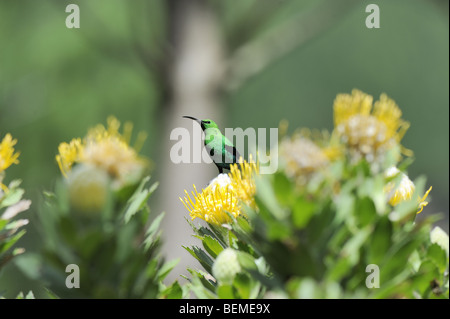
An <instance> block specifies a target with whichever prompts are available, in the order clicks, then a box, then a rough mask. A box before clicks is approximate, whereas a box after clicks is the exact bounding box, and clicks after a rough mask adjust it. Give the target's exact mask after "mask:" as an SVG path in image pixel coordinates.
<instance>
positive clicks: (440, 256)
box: [427, 244, 448, 273]
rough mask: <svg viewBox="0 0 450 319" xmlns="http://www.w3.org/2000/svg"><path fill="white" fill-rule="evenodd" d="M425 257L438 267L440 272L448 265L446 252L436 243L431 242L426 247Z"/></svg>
mask: <svg viewBox="0 0 450 319" xmlns="http://www.w3.org/2000/svg"><path fill="white" fill-rule="evenodd" d="M427 257H428V258H430V260H431V261H432V262H433V263H434V264H435V265H436V267H438V269H439V272H440V273H444V271H445V270H446V269H447V267H448V259H447V253H446V252H445V250H443V249H442V247H441V246H439V245H438V244H432V245H430V247H428V251H427Z"/></svg>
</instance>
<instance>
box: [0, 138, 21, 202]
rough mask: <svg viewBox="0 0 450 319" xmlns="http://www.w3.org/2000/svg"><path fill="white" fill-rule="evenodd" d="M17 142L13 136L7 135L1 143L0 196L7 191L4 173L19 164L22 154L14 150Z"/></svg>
mask: <svg viewBox="0 0 450 319" xmlns="http://www.w3.org/2000/svg"><path fill="white" fill-rule="evenodd" d="M16 143H17V140H16V139H13V138H12V136H11V134H9V133H8V134H6V135H5V137H4V138H3V140H2V141H1V142H0V195H1V192H2V190H3V191H5V192H6V191H7V190H8V187H6V186H5V185H4V184H3V183H2V181H3V177H4V171H5V170H6V169H7V168H8V167H10V166H11V165H12V164H17V163H19V159H18V158H19V155H20V153H18V152H17V153H16V152H15V150H14V145H16Z"/></svg>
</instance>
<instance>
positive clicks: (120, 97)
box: [0, 0, 449, 296]
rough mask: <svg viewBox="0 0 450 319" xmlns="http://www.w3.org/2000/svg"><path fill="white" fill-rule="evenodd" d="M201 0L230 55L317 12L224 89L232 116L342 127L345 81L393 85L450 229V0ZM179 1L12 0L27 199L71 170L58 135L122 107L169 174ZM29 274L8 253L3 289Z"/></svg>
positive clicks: (4, 10) (9, 65)
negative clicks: (375, 18)
mask: <svg viewBox="0 0 450 319" xmlns="http://www.w3.org/2000/svg"><path fill="white" fill-rule="evenodd" d="M190 1H191V0H190ZM192 1H195V0H192ZM192 1H191V2H192ZM178 2H180V1H178ZM197 2H199V3H201V4H202V5H206V6H208V8H209V9H210V10H211V11H212V12H213V14H214V16H215V17H216V19H217V23H218V25H219V30H220V34H221V35H222V37H223V40H222V42H223V43H224V47H225V53H226V54H231V53H232V52H233V50H235V49H236V48H238V47H239V46H242V45H245V43H246V42H249V43H250V42H251V41H253V40H254V39H259V38H261V39H264V36H265V35H266V34H267V33H269V32H271V30H273V29H276V28H277V27H278V26H279V25H283V23H285V22H287V23H286V24H287V25H288V26H289V23H290V21H294V22H296V21H300V22H301V21H302V19H304V21H306V22H305V24H306V25H304V24H303V25H302V24H296V23H292V26H293V27H296V26H298V27H299V29H298V30H295V29H292V28H291V29H290V31H289V35H294V36H295V35H296V33H297V31H298V35H299V37H303V38H302V39H300V40H299V43H298V44H295V45H292V48H291V49H289V50H286V52H283V54H282V55H280V56H279V57H278V58H276V59H274V60H273V61H271V62H270V63H268V64H267V66H265V67H264V68H263V69H261V70H260V71H259V72H257V73H255V74H252V75H251V76H249V77H247V78H245V81H244V82H242V83H241V84H240V85H239V86H238V87H237V88H233V89H230V90H225V91H224V92H220V95H219V96H220V99H221V105H222V107H223V114H226V118H224V119H219V121H218V122H219V123H222V126H223V124H224V123H226V125H227V126H228V127H243V128H246V127H267V128H268V127H277V126H278V124H279V121H280V120H281V119H288V120H289V128H290V131H292V130H293V129H294V128H296V127H308V128H325V129H328V130H331V129H332V127H333V113H332V104H333V100H334V98H335V96H336V95H337V94H338V93H342V92H350V91H351V90H352V89H353V88H359V89H361V90H362V91H364V92H366V93H369V94H371V95H373V96H374V97H375V98H378V96H379V94H380V93H382V92H385V93H387V94H388V95H389V96H390V97H391V98H393V99H394V100H395V101H396V102H397V103H398V105H399V106H400V108H401V109H402V111H403V118H404V119H405V120H407V121H409V122H410V123H411V127H410V129H409V130H408V132H407V133H406V135H405V137H404V139H403V145H404V146H406V147H407V148H409V149H412V150H413V151H414V153H415V161H414V163H413V164H412V165H411V166H410V168H409V175H410V177H411V179H413V180H414V179H415V178H417V177H418V176H420V175H426V176H427V178H428V184H429V185H432V186H433V191H432V192H431V195H430V197H431V199H432V201H431V203H430V205H429V206H428V207H427V208H426V209H425V213H427V212H428V213H430V212H432V213H437V212H441V213H443V214H444V215H445V216H446V218H445V220H444V221H443V223H442V225H443V227H444V229H446V230H447V231H448V211H449V200H448V193H449V107H448V106H449V89H448V87H449V20H448V19H449V14H448V13H449V11H448V10H449V9H448V1H445V0H441V1H438V0H435V1H431V0H403V1H401V0H397V1H347V0H339V1H336V0H329V1H311V0H310V1H300V0H291V1H289V0H284V1H276V0H265V1H255V0H244V1H218V0H216V1H214V0H210V1H206V0H204V1H201V0H197ZM340 2H341V3H342V8H341V9H340V10H339V12H335V8H336V3H340ZM70 3H77V4H79V6H80V10H81V28H80V29H68V28H66V26H65V19H66V17H67V15H68V13H66V12H65V8H66V6H67V5H68V4H70ZM369 3H377V4H378V5H379V7H380V18H381V19H380V25H381V28H380V29H368V28H366V26H365V19H366V17H367V15H368V13H366V12H365V7H366V5H368V4H369ZM176 5H177V1H175V0H171V1H163V0H160V1H158V0H148V1H144V0H137V1H125V0H97V1H56V0H53V1H51V0H41V1H32V0H17V1H8V0H1V1H0V136H1V137H3V136H4V135H5V134H6V133H8V132H9V133H11V134H12V136H13V137H14V138H17V139H18V144H17V146H16V149H17V150H19V151H20V152H21V155H20V164H19V165H15V166H13V167H11V168H9V169H8V170H7V177H6V182H9V181H10V180H12V179H17V178H20V179H22V180H23V187H24V188H25V190H26V197H28V198H30V199H32V200H33V202H34V203H36V204H37V203H39V201H40V198H41V194H42V191H43V190H46V189H51V187H52V185H53V184H54V182H55V179H57V178H60V172H59V170H58V167H57V165H56V162H55V155H56V153H57V147H58V144H59V143H60V142H62V141H69V140H70V139H72V138H73V137H81V136H84V135H85V133H86V130H87V128H89V127H91V126H93V125H95V124H97V123H105V122H106V117H107V116H108V115H110V114H113V115H115V116H116V117H117V118H118V119H119V120H120V121H122V122H124V121H127V120H130V121H132V122H133V123H134V127H135V131H134V132H135V133H136V132H137V131H141V130H145V131H146V132H147V133H148V139H147V141H146V143H145V145H144V148H143V150H142V153H143V154H144V155H146V156H149V157H150V158H152V159H153V160H154V162H155V166H154V172H155V175H156V179H157V180H159V181H160V182H161V183H164V182H165V181H164V176H158V167H161V166H162V165H163V163H161V162H160V156H159V154H158V153H159V152H161V150H162V149H163V148H162V147H161V145H162V144H167V143H168V139H169V137H168V136H164V135H162V134H161V131H162V129H163V128H162V127H161V126H162V125H164V123H167V122H163V121H161V117H163V116H164V115H163V114H164V112H170V110H167V109H165V105H166V104H167V101H168V100H170V94H171V90H170V88H168V85H167V83H168V80H167V78H168V75H167V73H168V72H170V63H171V60H170V59H171V56H170V52H171V49H173V48H174V47H175V48H176V46H174V45H173V43H171V41H174V38H175V39H176V37H173V36H172V39H169V38H170V36H169V35H168V34H169V33H170V32H171V25H173V21H171V19H174V16H175V17H176V15H171V10H172V9H173V6H176ZM305 32H306V33H307V34H309V35H308V36H304V34H305ZM281 36H283V35H281ZM288 42H289V41H288ZM199 50H201V48H199ZM150 59H153V60H152V63H147V62H148V60H150ZM154 198H156V199H157V198H158V193H155V196H154ZM173 200H174V201H178V194H176V195H174V199H173ZM180 205H181V204H180ZM36 206H37V205H36ZM36 206H34V207H36ZM34 209H35V208H33V206H32V208H31V210H30V212H28V213H27V214H28V217H29V218H30V219H31V223H30V225H29V226H28V227H27V228H28V234H27V235H26V236H25V237H24V238H23V239H22V240H21V241H20V244H21V245H22V246H24V247H26V248H27V250H28V251H31V252H32V251H35V250H36V249H38V247H39V240H38V237H37V235H36V231H35V230H34V228H33V214H34ZM180 210H183V208H182V207H181V206H180ZM164 231H170V229H167V230H164ZM181 244H183V243H180V245H181ZM23 280H25V279H24V278H23V276H21V275H20V273H19V271H18V270H17V269H16V267H15V265H14V264H10V265H9V266H8V267H7V269H5V271H4V272H3V273H2V274H1V277H0V291H5V290H6V291H8V293H9V296H13V295H15V294H16V293H17V292H18V291H19V288H18V287H19V286H20V287H21V289H22V290H25V288H24V287H26V289H33V288H34V289H36V287H37V286H38V284H37V282H35V281H30V280H25V281H23ZM37 295H38V296H39V293H38V294H37ZM7 296H8V294H7Z"/></svg>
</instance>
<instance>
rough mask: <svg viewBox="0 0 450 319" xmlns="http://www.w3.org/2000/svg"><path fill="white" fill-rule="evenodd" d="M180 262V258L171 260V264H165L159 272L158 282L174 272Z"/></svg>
mask: <svg viewBox="0 0 450 319" xmlns="http://www.w3.org/2000/svg"><path fill="white" fill-rule="evenodd" d="M179 262H180V258H177V259H174V260H171V261H169V262H166V263H164V264H163V265H162V266H161V268H160V269H159V270H158V273H157V275H156V276H157V277H158V280H160V281H162V280H164V278H166V276H167V275H168V274H169V273H170V272H171V271H172V269H173V268H174V267H175V266H176V265H177V264H178V263H179Z"/></svg>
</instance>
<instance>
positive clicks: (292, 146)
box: [280, 129, 342, 185]
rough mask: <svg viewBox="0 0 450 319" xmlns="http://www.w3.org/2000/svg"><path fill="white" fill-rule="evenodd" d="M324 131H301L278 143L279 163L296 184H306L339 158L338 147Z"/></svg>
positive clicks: (339, 151)
mask: <svg viewBox="0 0 450 319" xmlns="http://www.w3.org/2000/svg"><path fill="white" fill-rule="evenodd" d="M334 144H335V143H334V142H332V140H331V139H330V136H329V133H328V132H326V131H322V132H319V131H314V132H311V131H310V130H308V129H302V130H300V131H299V132H297V133H294V134H293V135H292V137H285V138H283V140H282V141H281V143H280V161H281V162H282V163H283V165H284V170H285V172H286V174H287V176H289V177H291V178H293V179H295V181H296V182H297V184H299V185H304V184H306V183H307V182H308V181H309V180H310V178H311V177H312V176H313V174H315V173H317V172H318V171H320V170H321V169H323V168H324V167H326V166H327V165H328V164H329V163H330V162H331V161H333V160H335V159H337V158H338V157H340V156H341V153H342V152H341V150H340V148H339V146H338V145H334Z"/></svg>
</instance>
